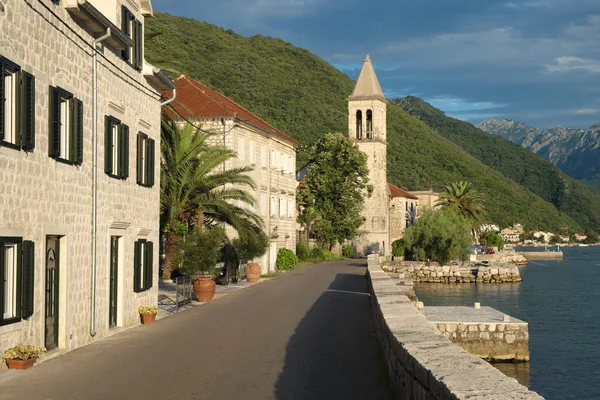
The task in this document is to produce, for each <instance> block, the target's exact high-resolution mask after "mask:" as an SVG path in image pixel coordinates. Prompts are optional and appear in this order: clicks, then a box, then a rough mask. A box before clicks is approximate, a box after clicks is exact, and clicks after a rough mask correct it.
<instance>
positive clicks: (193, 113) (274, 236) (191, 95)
mask: <svg viewBox="0 0 600 400" xmlns="http://www.w3.org/2000/svg"><path fill="white" fill-rule="evenodd" d="M175 82H176V83H177V86H178V100H176V101H175V103H176V104H175V106H174V107H176V109H177V110H178V111H179V112H180V113H181V114H182V115H184V116H185V117H186V119H188V120H189V121H193V123H194V124H195V126H197V127H199V128H201V129H202V130H203V131H206V132H211V133H214V136H213V137H212V138H211V139H210V140H212V142H213V143H214V144H218V145H225V146H226V147H227V148H229V149H232V150H234V151H235V152H236V154H237V157H236V158H234V159H231V160H230V161H228V162H226V163H225V164H226V165H225V166H224V167H225V168H226V169H231V168H241V167H252V169H253V170H252V172H250V173H249V175H250V176H251V177H252V179H253V180H254V182H255V184H256V188H255V189H251V188H248V187H244V188H243V189H245V190H247V191H249V192H250V193H251V194H252V195H253V196H254V199H255V203H254V207H253V211H254V212H256V213H257V214H258V215H260V217H261V218H262V219H263V222H264V232H265V233H266V234H267V235H268V236H269V237H270V239H271V241H270V246H269V249H268V250H267V253H266V254H265V255H264V256H262V257H261V258H260V259H258V260H254V261H255V262H257V263H258V264H259V265H260V266H261V270H262V272H263V273H265V274H266V273H268V272H274V271H275V269H276V266H275V261H276V259H277V251H278V250H279V249H280V248H288V249H290V250H292V251H294V252H295V251H296V235H297V224H296V177H295V171H296V146H297V145H298V142H296V141H295V140H294V139H292V138H290V137H288V136H287V135H285V134H283V133H281V132H279V131H277V130H276V129H275V128H273V127H272V126H270V125H269V124H268V123H267V122H266V121H264V120H262V119H260V118H258V117H257V116H256V115H254V114H251V113H250V111H248V110H246V109H244V108H242V107H241V106H239V105H237V104H235V103H234V102H233V100H231V99H229V98H226V97H225V96H223V95H222V94H220V93H217V92H215V91H213V90H212V89H210V88H208V87H206V86H205V85H203V84H202V83H200V82H198V81H196V80H193V79H191V78H189V77H187V76H181V77H179V78H178V79H177V80H176V81H175ZM207 103H214V105H218V107H214V106H213V105H211V104H207ZM242 113H248V114H247V116H245V115H240V114H242ZM177 117H180V116H177V115H176V116H175V118H176V119H177ZM249 118H253V120H250V119H249ZM182 123H184V122H182ZM240 205H242V203H240ZM228 233H229V234H230V235H235V233H234V231H233V229H231V228H229V232H228Z"/></svg>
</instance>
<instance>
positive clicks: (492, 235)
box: [483, 231, 533, 250]
mask: <svg viewBox="0 0 600 400" xmlns="http://www.w3.org/2000/svg"><path fill="white" fill-rule="evenodd" d="M531 236H532V237H533V235H531ZM483 240H484V242H485V245H486V246H487V247H497V248H498V250H503V249H504V239H502V236H500V235H498V232H495V231H489V232H486V233H485V234H484V235H483ZM521 240H523V239H521Z"/></svg>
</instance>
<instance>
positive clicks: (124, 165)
mask: <svg viewBox="0 0 600 400" xmlns="http://www.w3.org/2000/svg"><path fill="white" fill-rule="evenodd" d="M119 129H120V134H119V177H120V178H122V179H127V177H128V176H129V127H128V126H127V125H125V124H121V126H120V127H119Z"/></svg>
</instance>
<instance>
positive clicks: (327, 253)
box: [323, 250, 342, 261]
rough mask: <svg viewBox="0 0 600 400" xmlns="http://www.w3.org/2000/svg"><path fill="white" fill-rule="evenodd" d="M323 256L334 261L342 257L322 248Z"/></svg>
mask: <svg viewBox="0 0 600 400" xmlns="http://www.w3.org/2000/svg"><path fill="white" fill-rule="evenodd" d="M323 257H324V258H325V260H327V261H334V260H341V259H342V257H340V256H339V255H337V254H335V253H332V252H331V251H329V250H323Z"/></svg>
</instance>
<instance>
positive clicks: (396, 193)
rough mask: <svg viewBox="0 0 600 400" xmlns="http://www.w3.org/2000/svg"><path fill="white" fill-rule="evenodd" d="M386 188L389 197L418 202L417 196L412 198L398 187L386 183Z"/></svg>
mask: <svg viewBox="0 0 600 400" xmlns="http://www.w3.org/2000/svg"><path fill="white" fill-rule="evenodd" d="M388 188H389V189H390V196H392V197H406V198H407V199H414V200H419V198H418V197H417V196H413V195H412V194H410V193H408V192H407V191H405V190H402V189H400V188H399V187H398V186H394V185H392V184H391V183H389V182H388Z"/></svg>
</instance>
